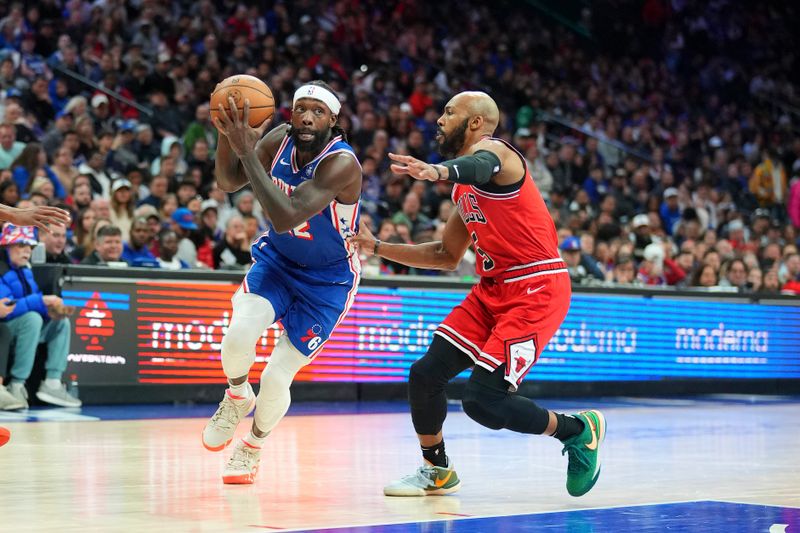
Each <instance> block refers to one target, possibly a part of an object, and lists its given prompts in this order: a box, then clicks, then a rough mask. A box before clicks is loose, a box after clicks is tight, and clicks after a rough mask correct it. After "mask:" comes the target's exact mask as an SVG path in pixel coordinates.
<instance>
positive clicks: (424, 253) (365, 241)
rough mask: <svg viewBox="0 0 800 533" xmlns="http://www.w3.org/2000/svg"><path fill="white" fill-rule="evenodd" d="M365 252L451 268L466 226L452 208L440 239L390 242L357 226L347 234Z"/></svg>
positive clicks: (465, 241)
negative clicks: (351, 233) (357, 229)
mask: <svg viewBox="0 0 800 533" xmlns="http://www.w3.org/2000/svg"><path fill="white" fill-rule="evenodd" d="M350 241H351V242H353V243H355V244H357V245H358V246H359V248H361V250H363V251H364V253H366V254H374V255H378V256H380V257H384V258H386V259H389V260H390V261H394V262H396V263H402V264H404V265H408V266H411V267H417V268H433V269H437V270H455V269H456V267H458V264H459V263H460V262H461V258H462V257H464V252H466V251H467V248H468V247H469V243H470V242H471V239H470V236H469V232H467V227H466V226H465V225H464V222H463V221H462V220H461V216H460V215H459V214H458V212H453V213H452V214H451V215H450V218H449V219H447V224H446V225H445V227H444V234H443V235H442V240H441V241H435V242H426V243H424V244H394V243H388V242H382V241H378V240H377V239H375V237H374V236H373V235H372V233H371V232H370V231H369V230H368V229H367V228H366V226H363V225H362V226H361V229H360V231H359V232H358V235H356V236H355V237H351V239H350Z"/></svg>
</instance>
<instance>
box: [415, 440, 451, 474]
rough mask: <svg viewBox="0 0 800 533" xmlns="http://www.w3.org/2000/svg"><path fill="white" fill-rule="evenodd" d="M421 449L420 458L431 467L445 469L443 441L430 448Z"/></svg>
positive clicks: (445, 460) (445, 456)
mask: <svg viewBox="0 0 800 533" xmlns="http://www.w3.org/2000/svg"><path fill="white" fill-rule="evenodd" d="M420 448H422V457H423V459H425V460H426V461H428V462H429V463H431V464H432V465H433V466H441V467H444V468H447V455H446V454H445V453H444V439H442V442H440V443H439V444H434V445H433V446H430V447H425V446H420Z"/></svg>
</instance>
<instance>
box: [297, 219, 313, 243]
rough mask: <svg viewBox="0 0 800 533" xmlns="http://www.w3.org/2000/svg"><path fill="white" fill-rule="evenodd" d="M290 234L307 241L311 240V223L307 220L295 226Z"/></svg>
mask: <svg viewBox="0 0 800 533" xmlns="http://www.w3.org/2000/svg"><path fill="white" fill-rule="evenodd" d="M292 235H294V236H295V237H297V238H299V239H305V240H307V241H313V240H314V236H313V235H311V224H309V223H308V220H306V221H305V222H303V223H302V224H300V225H299V226H297V227H296V228H294V229H293V230H292Z"/></svg>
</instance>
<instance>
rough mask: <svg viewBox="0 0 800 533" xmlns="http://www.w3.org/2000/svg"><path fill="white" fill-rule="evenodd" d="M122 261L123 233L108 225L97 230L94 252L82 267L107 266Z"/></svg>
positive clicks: (85, 259) (82, 262)
mask: <svg viewBox="0 0 800 533" xmlns="http://www.w3.org/2000/svg"><path fill="white" fill-rule="evenodd" d="M121 261H122V232H121V231H120V229H119V228H118V227H116V226H114V225H111V224H108V225H105V226H103V227H101V228H100V229H98V230H97V236H96V237H95V244H94V251H92V253H90V254H89V255H87V256H86V257H85V258H84V259H83V261H81V264H82V265H96V266H105V265H108V264H109V263H119V262H121Z"/></svg>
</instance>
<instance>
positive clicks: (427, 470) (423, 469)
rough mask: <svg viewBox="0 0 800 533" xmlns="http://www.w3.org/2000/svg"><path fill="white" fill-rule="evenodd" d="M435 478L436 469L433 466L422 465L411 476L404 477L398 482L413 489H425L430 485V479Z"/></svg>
mask: <svg viewBox="0 0 800 533" xmlns="http://www.w3.org/2000/svg"><path fill="white" fill-rule="evenodd" d="M434 477H436V468H435V467H433V466H428V465H422V466H420V467H419V468H417V470H416V471H415V472H414V473H413V474H409V475H407V476H405V477H404V478H403V479H401V480H400V481H401V482H402V483H405V484H407V485H412V486H414V487H420V488H425V487H427V486H428V485H430V484H431V479H433V478H434Z"/></svg>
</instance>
